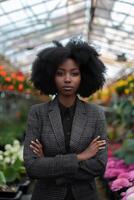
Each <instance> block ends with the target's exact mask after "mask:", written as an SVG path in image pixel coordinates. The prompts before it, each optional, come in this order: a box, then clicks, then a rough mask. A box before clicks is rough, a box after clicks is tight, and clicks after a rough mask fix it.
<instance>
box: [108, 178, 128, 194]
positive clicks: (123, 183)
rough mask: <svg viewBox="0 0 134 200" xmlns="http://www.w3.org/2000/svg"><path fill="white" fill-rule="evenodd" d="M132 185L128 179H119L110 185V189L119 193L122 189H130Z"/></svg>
mask: <svg viewBox="0 0 134 200" xmlns="http://www.w3.org/2000/svg"><path fill="white" fill-rule="evenodd" d="M131 185H132V183H130V182H129V180H128V179H126V178H118V179H116V180H114V181H113V182H112V183H111V184H110V188H111V190H112V191H118V190H120V189H122V188H126V187H129V186H131Z"/></svg>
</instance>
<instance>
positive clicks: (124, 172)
mask: <svg viewBox="0 0 134 200" xmlns="http://www.w3.org/2000/svg"><path fill="white" fill-rule="evenodd" d="M112 148H113V147H112ZM108 155H109V158H108V162H107V166H106V171H105V174H104V178H103V179H102V181H103V183H104V185H105V187H106V188H107V190H108V196H109V199H112V200H113V199H115V200H117V199H119V200H121V199H122V200H132V199H134V164H133V163H131V164H126V162H125V161H124V160H123V159H119V158H116V157H115V156H114V155H113V153H112V151H111V148H109V152H108Z"/></svg>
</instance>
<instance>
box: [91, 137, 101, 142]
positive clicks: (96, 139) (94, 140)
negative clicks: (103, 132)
mask: <svg viewBox="0 0 134 200" xmlns="http://www.w3.org/2000/svg"><path fill="white" fill-rule="evenodd" d="M99 139H100V136H99V135H98V136H97V137H96V138H95V139H93V140H92V142H91V143H95V142H97V141H98V140H99Z"/></svg>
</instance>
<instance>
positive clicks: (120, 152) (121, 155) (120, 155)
mask: <svg viewBox="0 0 134 200" xmlns="http://www.w3.org/2000/svg"><path fill="white" fill-rule="evenodd" d="M125 154H126V153H125V151H124V149H123V148H120V149H118V150H117V151H115V152H114V155H115V156H117V157H118V158H124V157H125Z"/></svg>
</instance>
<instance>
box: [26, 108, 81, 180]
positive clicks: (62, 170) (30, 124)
mask: <svg viewBox="0 0 134 200" xmlns="http://www.w3.org/2000/svg"><path fill="white" fill-rule="evenodd" d="M37 110H38V109H37V106H32V108H31V110H30V112H29V115H28V120H27V128H26V135H25V140H24V152H23V157H24V164H25V168H26V171H27V174H28V175H29V177H31V178H37V179H38V178H39V179H40V178H56V177H59V176H63V175H66V174H75V173H76V172H77V170H78V166H79V165H78V160H77V157H76V154H67V155H56V156H55V157H43V158H39V157H38V156H36V155H35V154H34V153H33V151H32V150H31V148H30V146H29V145H30V142H31V140H35V139H36V138H38V139H39V138H40V133H41V126H42V125H41V121H42V119H41V118H39V117H40V115H39V114H38V112H37Z"/></svg>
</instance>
